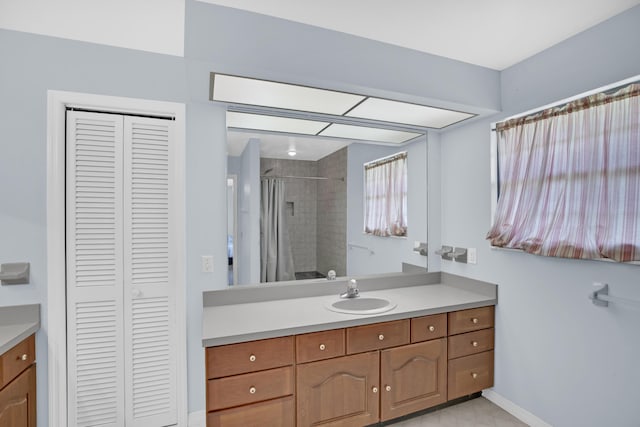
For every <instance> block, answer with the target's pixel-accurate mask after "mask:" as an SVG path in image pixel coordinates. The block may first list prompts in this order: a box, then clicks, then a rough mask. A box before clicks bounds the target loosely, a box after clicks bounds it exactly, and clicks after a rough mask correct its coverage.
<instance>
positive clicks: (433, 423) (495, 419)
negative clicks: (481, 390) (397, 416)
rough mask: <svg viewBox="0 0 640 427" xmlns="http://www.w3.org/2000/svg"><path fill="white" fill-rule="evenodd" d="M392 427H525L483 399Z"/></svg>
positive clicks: (405, 421)
mask: <svg viewBox="0 0 640 427" xmlns="http://www.w3.org/2000/svg"><path fill="white" fill-rule="evenodd" d="M391 425H392V426H393V427H526V426H527V424H525V423H523V422H522V421H520V420H518V419H517V418H516V417H514V416H513V415H511V414H509V413H508V412H507V411H505V410H504V409H502V408H500V407H499V406H497V405H495V404H493V403H492V402H490V401H488V400H487V399H485V398H484V397H479V398H477V399H473V400H469V401H467V402H463V403H460V404H457V405H453V406H450V407H448V408H444V409H440V410H438V411H434V412H430V413H428V414H425V415H422V416H420V417H416V418H411V419H408V420H404V421H400V422H397V423H394V424H391Z"/></svg>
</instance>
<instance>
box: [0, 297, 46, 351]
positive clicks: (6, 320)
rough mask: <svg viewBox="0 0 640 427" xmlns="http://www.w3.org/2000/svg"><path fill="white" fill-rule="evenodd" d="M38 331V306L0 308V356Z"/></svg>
mask: <svg viewBox="0 0 640 427" xmlns="http://www.w3.org/2000/svg"><path fill="white" fill-rule="evenodd" d="M38 329H40V305H39V304H33V305H23V306H10V307H0V354H4V353H6V352H7V351H8V350H10V349H11V348H13V347H14V346H15V345H16V344H18V343H20V342H21V341H22V340H24V339H25V338H27V337H28V336H29V335H31V334H34V333H36V332H37V331H38Z"/></svg>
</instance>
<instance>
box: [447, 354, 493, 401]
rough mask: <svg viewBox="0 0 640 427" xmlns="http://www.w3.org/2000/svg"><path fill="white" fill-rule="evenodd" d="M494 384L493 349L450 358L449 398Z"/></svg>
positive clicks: (464, 394)
mask: <svg viewBox="0 0 640 427" xmlns="http://www.w3.org/2000/svg"><path fill="white" fill-rule="evenodd" d="M492 386H493V350H491V351H486V352H484V353H478V354H474V355H472V356H465V357H460V358H458V359H453V360H449V381H448V398H449V400H451V399H455V398H458V397H461V396H466V395H468V394H471V393H475V392H477V391H480V390H484V389H485V388H489V387H492Z"/></svg>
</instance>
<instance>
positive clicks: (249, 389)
mask: <svg viewBox="0 0 640 427" xmlns="http://www.w3.org/2000/svg"><path fill="white" fill-rule="evenodd" d="M290 394H293V367H292V366H287V367H285V368H276V369H270V370H268V371H262V372H253V373H250V374H243V375H236V376H233V377H226V378H218V379H214V380H209V381H208V382H207V410H208V411H215V410H218V409H225V408H231V407H233V406H240V405H246V404H248V403H253V402H261V401H263V400H269V399H274V398H276V397H282V396H287V395H290Z"/></svg>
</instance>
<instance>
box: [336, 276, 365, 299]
mask: <svg viewBox="0 0 640 427" xmlns="http://www.w3.org/2000/svg"><path fill="white" fill-rule="evenodd" d="M359 295H360V291H358V282H357V281H356V279H351V280H349V281H348V282H347V292H345V293H343V294H340V298H356V297H358V296H359Z"/></svg>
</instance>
